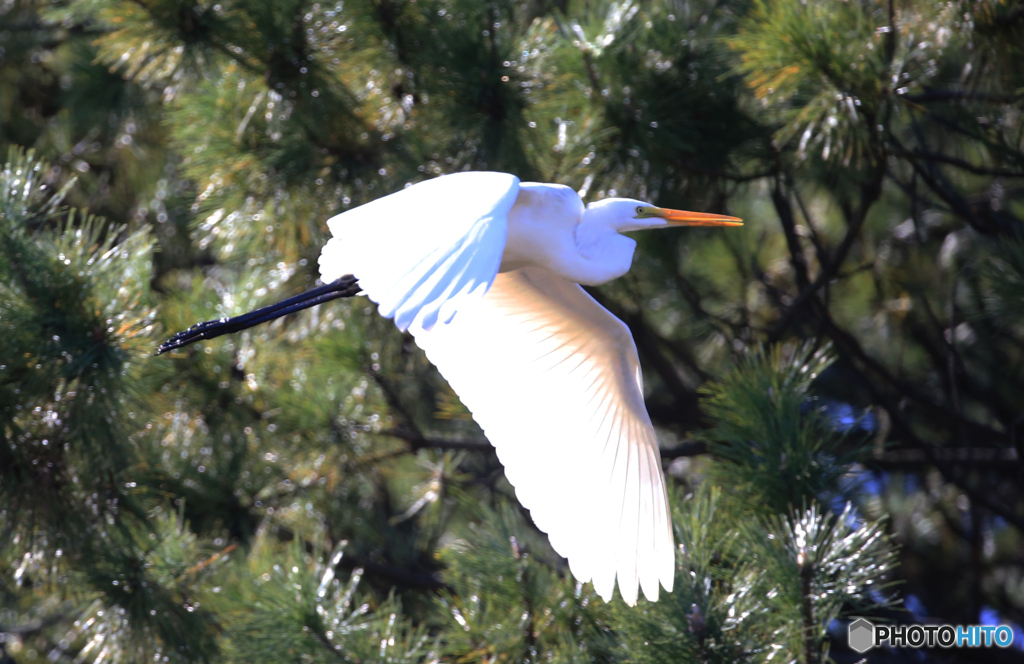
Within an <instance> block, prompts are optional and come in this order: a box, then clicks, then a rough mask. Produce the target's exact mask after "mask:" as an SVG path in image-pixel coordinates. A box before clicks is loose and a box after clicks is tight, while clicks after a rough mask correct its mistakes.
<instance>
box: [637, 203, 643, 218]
mask: <svg viewBox="0 0 1024 664" xmlns="http://www.w3.org/2000/svg"><path fill="white" fill-rule="evenodd" d="M643 213H644V208H643V206H641V205H638V206H636V214H637V216H642V215H643Z"/></svg>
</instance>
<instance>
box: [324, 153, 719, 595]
mask: <svg viewBox="0 0 1024 664" xmlns="http://www.w3.org/2000/svg"><path fill="white" fill-rule="evenodd" d="M738 222H739V220H738V219H735V218H733V217H722V216H718V215H709V214H702V213H690V212H679V211H675V210H665V209H662V208H657V207H654V206H651V205H649V204H646V203H642V202H640V201H634V200H629V199H606V200H604V201H599V202H597V203H594V204H591V206H590V207H589V208H586V209H584V207H583V203H582V201H581V200H580V198H579V196H578V195H576V193H575V192H573V191H572V190H571V189H569V188H567V187H563V186H561V185H552V184H537V183H522V184H520V182H519V180H518V178H516V177H515V176H512V175H508V174H504V173H458V174H454V175H448V176H443V177H439V178H436V179H433V180H428V181H426V182H423V183H420V184H417V185H414V186H412V187H408V188H406V189H405V190H403V191H400V192H398V193H395V194H392V195H390V196H386V197H384V198H381V199H379V200H377V201H374V202H372V203H368V204H366V205H363V206H361V207H358V208H356V209H354V210H351V211H348V212H345V213H342V214H340V215H338V216H336V217H334V218H333V219H331V220H330V221H329V222H328V226H329V227H330V230H331V233H332V235H333V238H332V239H331V240H330V241H329V242H328V243H327V245H326V246H325V247H324V250H323V253H322V254H321V257H320V270H321V275H322V278H323V280H324V281H325V282H327V281H333V280H334V279H337V278H338V277H340V276H342V275H344V274H353V275H355V277H356V278H357V279H358V280H359V284H360V286H361V287H362V288H363V290H364V291H365V292H366V294H367V295H368V296H369V298H370V299H371V300H373V301H374V302H376V303H377V304H378V305H379V311H380V313H381V315H383V316H387V317H393V318H394V319H395V322H396V324H397V325H398V327H399V328H400V329H403V330H405V329H408V330H409V331H410V332H411V333H412V335H413V336H414V338H415V339H416V343H417V344H418V345H419V346H420V347H421V348H422V349H423V350H424V352H425V353H426V355H427V357H428V358H429V359H430V361H431V362H432V363H434V365H435V366H437V368H438V370H439V371H440V372H441V375H443V376H444V377H445V379H446V380H447V381H448V382H449V384H450V385H451V386H452V389H454V390H455V392H456V393H457V394H458V395H459V397H460V398H461V399H462V401H463V403H465V404H466V406H467V407H468V408H469V409H470V411H471V412H472V413H473V417H474V418H475V419H476V420H477V422H478V423H479V424H480V426H481V427H482V428H483V430H484V432H485V434H486V435H487V437H488V439H489V440H490V441H491V443H492V444H493V445H494V447H495V449H496V451H497V454H498V458H499V459H500V460H501V462H502V464H504V466H505V474H506V477H507V478H508V480H509V482H510V483H511V484H512V486H514V487H515V489H516V496H517V497H518V498H519V500H520V501H521V502H522V504H523V505H524V506H525V507H526V508H527V509H529V510H530V514H531V515H532V516H533V519H534V522H535V523H536V524H537V526H538V527H539V528H540V529H541V530H543V531H544V532H546V533H548V536H549V537H550V541H551V545H552V546H553V547H554V549H555V550H556V551H557V552H558V553H560V554H561V555H563V556H565V557H566V558H567V559H568V561H569V567H570V569H571V570H572V573H573V574H574V575H575V576H576V577H577V578H578V579H579V580H580V581H584V582H585V581H593V583H594V587H595V589H596V590H597V592H598V593H599V594H600V595H601V596H602V597H603V598H604V599H605V600H610V599H611V596H612V593H613V591H614V587H615V581H616V579H618V585H619V592H620V594H621V595H622V598H623V599H624V600H625V601H626V603H627V604H630V605H632V604H635V603H636V600H637V594H638V587H639V588H642V589H643V592H644V595H645V596H646V597H647V598H648V599H649V600H651V601H655V600H657V598H658V592H659V589H658V586H659V583H660V585H662V586H664V587H665V589H666V590H668V591H671V589H672V585H673V579H674V574H675V554H674V546H673V539H672V526H671V519H670V514H669V507H668V499H667V493H666V490H665V481H664V476H663V474H662V469H661V461H660V455H659V451H658V444H657V439H656V437H655V434H654V429H653V427H652V426H651V421H650V418H649V417H648V415H647V410H646V408H645V406H644V400H643V384H642V377H641V373H640V364H639V360H638V358H637V352H636V347H635V345H634V344H633V339H632V337H631V336H630V333H629V329H628V328H627V327H626V326H625V324H623V323H622V321H620V320H618V319H617V318H615V317H614V316H613V315H612V314H611V313H609V312H608V311H607V310H606V309H605V308H604V307H602V306H601V305H600V304H598V303H597V302H596V301H595V300H594V299H593V298H592V297H590V295H588V294H587V293H586V292H585V291H584V290H583V289H582V288H581V287H580V286H579V284H580V283H584V284H600V283H604V282H605V281H608V280H610V279H613V278H615V277H618V276H621V275H622V274H624V273H625V272H626V271H628V269H629V265H630V261H631V260H632V255H633V249H634V247H635V243H634V242H633V241H632V240H630V239H629V238H627V237H625V236H623V235H620V233H621V232H622V231H629V230H641V229H645V228H656V227H662V226H668V225H738Z"/></svg>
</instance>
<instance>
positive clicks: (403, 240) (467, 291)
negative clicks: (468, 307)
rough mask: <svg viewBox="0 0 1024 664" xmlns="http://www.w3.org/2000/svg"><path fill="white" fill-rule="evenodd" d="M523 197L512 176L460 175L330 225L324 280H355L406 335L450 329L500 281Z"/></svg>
mask: <svg viewBox="0 0 1024 664" xmlns="http://www.w3.org/2000/svg"><path fill="white" fill-rule="evenodd" d="M518 192H519V178H517V177H515V176H514V175H509V174H507V173H483V172H471V173H454V174H451V175H445V176H442V177H439V178H434V179H433V180H427V181H425V182H420V183H419V184H415V185H413V186H411V187H408V188H406V189H403V190H402V191H399V192H396V193H394V194H391V195H390V196H385V197H383V198H379V199H377V200H375V201H373V202H371V203H367V204H366V205H361V206H359V207H357V208H355V209H353V210H349V211H347V212H343V213H341V214H339V215H337V216H335V217H333V218H332V219H330V220H329V221H328V222H327V226H328V227H329V228H330V229H331V235H333V237H332V238H331V240H330V241H329V242H328V243H327V244H326V245H325V246H324V248H323V251H322V252H321V254H320V275H321V278H322V279H323V281H324V282H331V281H334V280H335V279H337V278H338V277H340V276H342V275H345V274H353V275H355V276H356V278H357V279H358V280H359V285H360V287H362V289H363V291H365V293H366V294H367V295H368V296H369V298H370V299H371V300H373V301H374V302H376V303H377V304H378V305H379V311H380V314H381V315H382V316H385V317H387V318H392V317H393V318H394V319H395V324H396V325H398V327H399V329H401V330H405V329H406V328H408V327H409V325H411V324H412V323H413V321H416V323H417V324H418V325H420V326H421V327H423V328H424V329H430V328H432V327H433V326H434V324H435V323H436V322H437V321H438V320H441V321H449V320H451V319H452V317H453V316H454V315H455V312H456V310H457V309H458V308H459V306H460V302H462V301H465V299H466V298H467V297H473V296H480V295H483V293H485V292H486V291H487V289H488V288H489V287H490V285H491V282H492V281H493V280H494V275H495V274H497V272H498V266H499V265H500V264H501V254H502V251H504V249H505V238H506V236H507V234H508V222H507V216H508V211H509V210H510V209H511V208H512V205H513V204H514V203H515V200H516V195H517V194H518Z"/></svg>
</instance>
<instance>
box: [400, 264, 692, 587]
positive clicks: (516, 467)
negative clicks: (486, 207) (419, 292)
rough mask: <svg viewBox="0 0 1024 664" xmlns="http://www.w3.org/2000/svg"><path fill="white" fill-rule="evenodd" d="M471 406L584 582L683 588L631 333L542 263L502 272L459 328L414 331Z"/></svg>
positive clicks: (539, 520)
mask: <svg viewBox="0 0 1024 664" xmlns="http://www.w3.org/2000/svg"><path fill="white" fill-rule="evenodd" d="M410 332H412V334H413V336H414V337H415V338H416V343H417V344H418V345H419V346H420V347H421V348H423V350H424V351H425V352H426V354H427V357H428V358H429V359H430V361H431V362H433V363H434V364H435V365H436V366H437V368H438V369H439V370H440V372H441V374H442V375H443V376H444V377H445V378H446V379H447V380H448V382H449V384H450V385H451V386H452V388H453V389H454V390H455V392H456V393H457V394H458V395H459V397H460V398H461V399H462V401H463V403H464V404H466V406H467V407H468V408H469V409H470V410H471V411H472V413H473V417H474V418H475V419H476V421H477V422H478V423H479V424H480V426H481V427H482V428H483V430H484V432H485V433H486V434H487V437H488V439H489V440H490V441H491V443H493V444H494V447H495V449H496V450H497V453H498V458H499V459H500V460H501V462H502V463H503V464H504V466H505V476H506V477H507V478H508V480H509V482H511V483H512V485H513V486H514V487H515V489H516V495H517V496H518V498H519V500H520V501H521V502H522V504H523V505H524V506H525V507H526V508H528V509H529V510H530V514H531V515H532V516H533V519H534V522H535V523H536V524H537V526H538V527H539V528H540V529H541V530H543V531H545V532H546V533H548V535H549V537H550V541H551V545H552V546H553V547H554V549H555V550H556V551H558V552H559V553H560V554H561V555H563V556H565V557H566V558H567V559H568V560H569V566H570V569H571V570H572V572H573V574H574V575H575V576H576V578H578V579H580V580H581V581H589V580H593V582H594V588H595V589H596V590H597V592H598V593H599V594H600V595H601V596H602V597H604V598H605V599H606V600H610V599H611V596H612V593H613V591H614V588H615V579H616V576H617V577H618V581H619V592H620V593H621V594H622V598H623V599H624V600H625V601H626V603H627V604H631V605H632V604H634V603H636V599H637V586H638V585H639V586H641V587H642V588H643V591H644V595H646V596H647V598H648V599H650V600H652V601H653V600H657V598H658V583H659V581H660V582H661V585H663V586H665V588H666V589H667V590H671V589H672V583H673V579H674V574H675V557H674V548H673V544H672V530H671V522H670V519H669V511H668V499H667V495H666V491H665V481H664V476H663V474H662V470H661V459H660V455H659V452H658V444H657V441H656V439H655V436H654V429H653V428H652V427H651V420H650V418H649V417H648V415H647V409H646V407H645V406H644V400H643V388H642V382H641V380H642V379H641V376H640V364H639V361H638V359H637V353H636V346H635V345H634V344H633V338H632V336H631V335H630V333H629V329H628V328H627V327H626V326H625V324H623V323H622V321H620V320H618V319H617V318H615V317H614V316H613V315H612V314H610V313H609V312H608V311H607V310H606V309H605V308H604V307H602V306H601V305H600V304H598V303H597V302H596V301H595V300H594V299H593V298H592V297H590V296H589V295H588V294H587V293H586V291H584V290H583V289H582V288H580V286H579V285H577V284H575V283H572V282H570V281H568V280H566V279H563V278H562V277H560V276H558V275H556V274H555V273H553V272H550V271H548V270H545V269H543V268H525V269H522V270H517V271H514V272H508V273H503V274H499V275H497V278H496V279H495V281H494V284H493V285H492V286H491V288H490V290H489V291H488V293H487V295H486V296H485V297H483V298H482V299H481V300H479V301H478V302H475V303H474V304H473V306H472V307H466V308H465V309H463V310H462V311H460V312H459V315H458V316H457V317H456V318H455V319H453V320H452V321H451V322H450V323H448V324H445V325H437V326H435V327H434V328H433V329H432V330H425V329H422V328H420V327H418V326H416V325H414V326H412V327H411V328H410Z"/></svg>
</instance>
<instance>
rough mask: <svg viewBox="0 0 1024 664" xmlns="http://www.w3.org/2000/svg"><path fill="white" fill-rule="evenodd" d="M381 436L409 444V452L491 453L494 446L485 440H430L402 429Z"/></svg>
mask: <svg viewBox="0 0 1024 664" xmlns="http://www.w3.org/2000/svg"><path fill="white" fill-rule="evenodd" d="M380 433H381V435H382V436H391V437H392V438H398V439H400V440H404V441H405V442H407V443H409V448H410V450H411V451H416V450H421V449H424V448H433V449H438V450H470V451H473V452H493V451H494V446H493V445H491V443H490V442H488V441H487V440H486V439H480V440H444V439H441V438H430V437H427V436H424V435H423V434H422V433H419V432H418V431H404V430H402V429H388V430H387V431H381V432H380Z"/></svg>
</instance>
